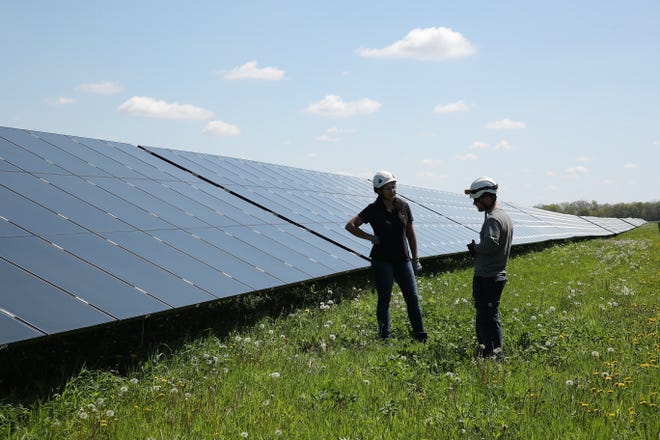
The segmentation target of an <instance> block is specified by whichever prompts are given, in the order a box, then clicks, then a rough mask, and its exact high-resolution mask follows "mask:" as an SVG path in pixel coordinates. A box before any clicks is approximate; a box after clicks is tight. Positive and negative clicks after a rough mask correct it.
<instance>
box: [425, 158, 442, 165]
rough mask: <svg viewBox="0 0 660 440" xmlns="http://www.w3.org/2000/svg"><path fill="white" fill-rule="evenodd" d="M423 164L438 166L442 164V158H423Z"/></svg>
mask: <svg viewBox="0 0 660 440" xmlns="http://www.w3.org/2000/svg"><path fill="white" fill-rule="evenodd" d="M422 164H424V165H431V166H437V165H441V164H442V160H440V159H422Z"/></svg>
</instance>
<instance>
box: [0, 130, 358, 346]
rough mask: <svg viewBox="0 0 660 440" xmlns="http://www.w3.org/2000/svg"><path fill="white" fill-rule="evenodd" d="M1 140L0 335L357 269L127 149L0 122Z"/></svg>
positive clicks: (269, 216)
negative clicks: (7, 126)
mask: <svg viewBox="0 0 660 440" xmlns="http://www.w3.org/2000/svg"><path fill="white" fill-rule="evenodd" d="M0 143H1V147H2V150H0V151H1V154H0V155H1V157H2V160H0V164H1V165H0V198H1V201H2V203H0V216H1V217H2V218H1V219H0V225H1V226H0V262H1V263H2V269H1V270H2V272H1V273H2V280H3V289H2V293H1V294H0V315H2V317H3V319H2V324H0V325H2V327H3V328H4V327H7V334H8V335H13V336H11V339H10V340H9V341H5V342H15V341H18V340H21V339H22V338H24V337H25V338H30V337H37V336H40V335H49V334H53V333H59V332H63V331H68V330H73V329H77V328H85V327H89V326H94V325H99V324H105V323H108V322H112V321H116V320H120V319H127V318H132V317H139V316H143V315H148V314H153V313H158V312H162V311H167V310H172V309H175V308H179V307H187V306H192V305H196V304H199V303H204V302H208V301H214V300H217V299H219V298H223V297H228V296H234V295H240V294H243V293H247V292H252V291H258V290H261V289H269V288H273V287H278V286H283V285H288V284H293V283H299V282H302V281H306V280H310V279H314V278H318V277H324V276H329V275H333V274H335V273H337V272H342V271H346V270H353V269H355V268H356V267H359V266H360V265H361V266H364V265H366V264H368V262H366V260H364V259H362V258H360V257H358V256H356V255H355V254H354V253H353V252H349V251H347V250H345V249H341V248H337V247H336V246H334V245H332V244H331V243H329V242H327V241H326V240H323V239H321V238H319V237H317V236H315V235H313V234H310V233H309V232H308V231H306V230H304V229H301V228H298V227H293V225H291V224H290V223H288V222H287V221H285V220H283V219H282V218H280V217H279V216H278V215H275V214H273V213H271V212H268V211H266V210H264V209H261V208H259V207H258V206H256V205H255V204H253V203H250V202H248V201H246V200H244V199H242V198H240V197H237V196H235V195H233V194H231V193H229V192H227V191H226V190H223V189H221V188H219V187H217V186H215V185H212V184H210V183H208V182H206V181H204V180H201V179H199V178H198V177H195V176H193V175H192V174H190V173H188V172H185V171H182V170H181V169H180V168H178V167H175V166H173V165H171V164H169V163H167V162H165V161H163V160H161V159H158V158H156V157H155V156H153V155H151V154H148V153H146V152H145V151H143V150H140V149H138V148H136V147H134V146H131V145H128V144H122V143H117V142H106V141H101V140H96V139H87V138H80V137H72V136H65V135H57V134H52V133H42V132H36V131H27V130H19V129H13V128H6V127H0ZM4 286H6V288H4ZM25 289H27V290H28V291H29V293H26V294H23V293H22V292H23V290H25ZM19 291H20V292H21V294H20V295H19V294H18V293H17V292H19ZM48 310H51V312H48ZM53 310H55V311H56V312H57V313H52V311H53ZM71 315H75V318H72V317H71ZM3 334H4V333H3Z"/></svg>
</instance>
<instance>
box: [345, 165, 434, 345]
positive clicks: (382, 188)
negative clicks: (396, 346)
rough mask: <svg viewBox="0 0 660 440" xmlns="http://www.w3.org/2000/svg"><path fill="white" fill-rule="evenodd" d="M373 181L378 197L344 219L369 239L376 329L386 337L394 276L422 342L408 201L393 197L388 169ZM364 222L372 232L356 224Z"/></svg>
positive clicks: (352, 229)
mask: <svg viewBox="0 0 660 440" xmlns="http://www.w3.org/2000/svg"><path fill="white" fill-rule="evenodd" d="M373 184H374V192H375V193H376V194H378V198H377V199H376V201H375V202H373V203H371V204H370V205H368V206H367V207H366V208H364V209H363V210H362V211H361V212H360V213H359V214H358V215H356V216H355V217H353V218H352V219H350V220H349V221H348V223H346V230H347V231H348V232H350V233H351V234H353V235H355V236H356V237H359V238H363V239H365V240H370V241H371V242H372V243H373V247H372V248H371V253H370V254H369V256H370V257H371V268H372V272H373V277H374V283H375V285H376V291H377V293H378V304H377V306H376V319H377V320H378V332H379V335H380V337H381V338H382V339H383V340H387V339H388V338H389V337H390V300H391V298H392V287H393V285H394V281H395V280H396V282H397V284H398V285H399V288H400V289H401V293H403V298H404V299H405V301H406V307H407V309H408V319H409V320H410V324H411V326H412V330H413V336H414V337H415V339H417V340H419V341H422V342H423V341H426V338H427V335H426V332H425V331H424V324H423V323H422V311H421V309H420V306H419V297H418V295H417V281H416V280H415V274H414V272H413V270H414V271H419V270H421V268H422V266H421V265H420V264H419V259H418V258H417V238H416V237H415V229H414V228H413V216H412V213H411V212H410V207H409V206H408V204H407V203H406V202H405V201H403V200H402V199H400V198H397V197H396V179H395V178H394V176H393V175H392V173H390V172H389V171H379V172H377V173H376V175H375V176H374V178H373ZM365 223H369V224H371V228H372V229H373V234H369V233H367V232H365V231H363V230H362V229H361V228H360V226H361V225H363V224H365ZM411 253H412V261H411V259H410V254H411Z"/></svg>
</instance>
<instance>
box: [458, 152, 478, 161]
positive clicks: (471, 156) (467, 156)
mask: <svg viewBox="0 0 660 440" xmlns="http://www.w3.org/2000/svg"><path fill="white" fill-rule="evenodd" d="M456 159H458V160H477V159H479V156H477V155H476V154H472V153H468V154H457V155H456Z"/></svg>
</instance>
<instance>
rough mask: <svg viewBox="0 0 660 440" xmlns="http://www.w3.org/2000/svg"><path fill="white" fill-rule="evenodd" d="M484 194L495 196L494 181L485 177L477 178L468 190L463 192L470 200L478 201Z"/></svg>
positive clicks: (495, 186)
mask: <svg viewBox="0 0 660 440" xmlns="http://www.w3.org/2000/svg"><path fill="white" fill-rule="evenodd" d="M484 193H491V194H497V182H495V180H494V179H492V178H490V177H486V176H482V177H478V178H477V179H476V180H475V181H474V182H472V185H470V189H466V190H465V194H467V195H469V196H470V198H471V199H478V198H479V197H481V196H482V195H483V194H484Z"/></svg>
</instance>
